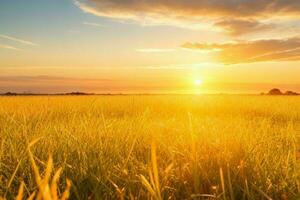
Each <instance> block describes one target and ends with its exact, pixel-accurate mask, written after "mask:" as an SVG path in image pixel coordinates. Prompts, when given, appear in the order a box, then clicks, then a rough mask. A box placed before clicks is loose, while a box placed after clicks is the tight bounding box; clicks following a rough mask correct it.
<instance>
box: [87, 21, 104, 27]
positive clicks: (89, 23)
mask: <svg viewBox="0 0 300 200" xmlns="http://www.w3.org/2000/svg"><path fill="white" fill-rule="evenodd" d="M82 24H84V25H87V26H95V27H106V26H105V25H102V24H97V23H94V22H83V23H82Z"/></svg>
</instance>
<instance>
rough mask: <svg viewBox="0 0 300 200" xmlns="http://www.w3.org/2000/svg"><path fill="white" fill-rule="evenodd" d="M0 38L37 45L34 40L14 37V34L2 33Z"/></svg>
mask: <svg viewBox="0 0 300 200" xmlns="http://www.w3.org/2000/svg"><path fill="white" fill-rule="evenodd" d="M0 38H3V39H7V40H11V41H14V42H18V43H21V44H25V45H30V46H37V44H35V43H33V42H30V41H27V40H23V39H20V38H16V37H12V36H8V35H1V34H0Z"/></svg>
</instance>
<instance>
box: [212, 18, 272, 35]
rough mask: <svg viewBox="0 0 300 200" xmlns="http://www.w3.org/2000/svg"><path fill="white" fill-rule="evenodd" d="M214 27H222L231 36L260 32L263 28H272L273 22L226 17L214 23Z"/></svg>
mask: <svg viewBox="0 0 300 200" xmlns="http://www.w3.org/2000/svg"><path fill="white" fill-rule="evenodd" d="M215 26H216V27H219V28H221V29H223V30H224V31H225V32H226V33H228V34H229V35H232V36H239V35H246V34H251V33H253V32H260V31H265V30H270V29H274V28H275V25H274V24H263V23H261V22H259V21H256V20H253V19H249V20H240V19H228V20H222V21H219V22H216V23H215Z"/></svg>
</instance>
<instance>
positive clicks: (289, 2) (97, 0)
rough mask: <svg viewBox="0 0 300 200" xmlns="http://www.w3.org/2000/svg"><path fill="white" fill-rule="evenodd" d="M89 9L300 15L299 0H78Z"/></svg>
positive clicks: (135, 13)
mask: <svg viewBox="0 0 300 200" xmlns="http://www.w3.org/2000/svg"><path fill="white" fill-rule="evenodd" d="M75 3H76V5H78V6H79V7H80V8H82V9H83V10H84V11H86V12H90V13H93V14H97V15H99V16H107V17H116V18H118V17H128V18H137V19H139V18H143V17H144V16H146V15H149V16H151V15H160V16H171V17H172V16H177V17H194V16H198V17H203V16H231V17H232V16H234V17H255V16H265V15H274V14H277V15H299V14H300V1H299V0H276V1H270V0H214V1H207V0H185V1H182V0H172V1H170V0H76V1H75Z"/></svg>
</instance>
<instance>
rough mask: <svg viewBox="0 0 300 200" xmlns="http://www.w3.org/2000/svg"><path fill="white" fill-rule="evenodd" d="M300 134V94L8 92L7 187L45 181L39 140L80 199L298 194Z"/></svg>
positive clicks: (0, 139) (10, 191) (3, 119)
mask: <svg viewBox="0 0 300 200" xmlns="http://www.w3.org/2000/svg"><path fill="white" fill-rule="evenodd" d="M299 136H300V98H299V97H269V96H234V95H233V96H222V95H211V96H209V95H206V96H205V95H204V96H175V95H174V96H171V95H170V96H82V97H72V96H52V97H47V96H40V97H39V96H37V97H0V196H2V197H5V198H6V199H13V198H14V197H15V196H17V194H18V191H19V188H20V185H21V183H22V182H24V186H25V187H24V196H29V195H30V194H32V192H33V191H36V190H37V186H36V181H35V180H36V177H35V173H34V169H33V167H32V160H31V159H30V154H29V153H28V148H29V145H30V144H31V147H30V149H31V152H32V155H33V160H34V161H35V162H36V164H37V165H38V167H39V168H40V169H41V170H45V171H46V173H47V169H46V167H47V164H46V163H47V160H48V158H49V156H50V155H51V156H52V158H53V166H54V167H53V169H52V171H57V170H58V169H59V168H61V169H62V173H61V179H60V182H59V184H58V185H57V186H58V193H59V194H63V192H64V189H65V186H66V184H67V181H66V180H67V179H70V181H71V182H72V187H71V194H70V195H71V199H151V198H152V199H227V200H229V199H235V200H239V199H283V200H287V199H295V200H296V199H299V198H300V195H299V194H300V153H299V149H300V148H299V142H298V137H299ZM32 141H35V142H34V144H33V143H32ZM48 166H49V165H48ZM44 175H45V174H44ZM46 175H47V174H46Z"/></svg>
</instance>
